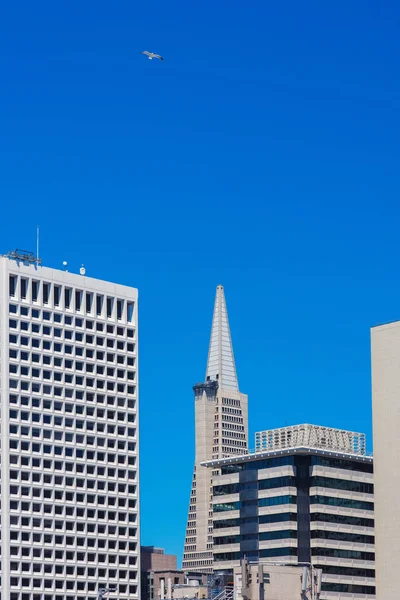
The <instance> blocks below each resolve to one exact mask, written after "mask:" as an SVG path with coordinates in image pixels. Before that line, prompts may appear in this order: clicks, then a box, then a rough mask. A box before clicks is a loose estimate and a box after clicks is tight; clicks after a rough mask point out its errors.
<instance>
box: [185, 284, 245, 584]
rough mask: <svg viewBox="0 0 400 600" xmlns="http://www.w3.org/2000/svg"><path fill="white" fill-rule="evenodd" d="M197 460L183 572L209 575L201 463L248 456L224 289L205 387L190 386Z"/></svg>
mask: <svg viewBox="0 0 400 600" xmlns="http://www.w3.org/2000/svg"><path fill="white" fill-rule="evenodd" d="M193 389H194V398H195V422H196V458H195V465H194V472H193V480H192V490H191V495H190V504H189V515H188V521H187V528H186V538H185V548H184V554H183V564H182V567H183V569H195V570H201V571H204V572H211V571H212V475H217V474H218V473H219V471H218V470H216V471H212V470H210V469H207V467H203V466H201V463H203V462H204V461H207V460H213V459H217V458H223V457H225V456H231V455H233V454H246V452H247V440H248V423H247V396H246V395H245V394H242V393H241V392H240V391H239V384H238V380H237V375H236V367H235V358H234V354H233V347H232V340H231V334H230V330H229V321H228V313H227V310H226V303H225V295H224V288H223V287H222V285H219V286H218V287H217V293H216V297H215V305H214V316H213V322H212V329H211V338H210V347H209V350H208V361H207V371H206V378H205V382H204V383H198V384H196V385H195V386H194V388H193Z"/></svg>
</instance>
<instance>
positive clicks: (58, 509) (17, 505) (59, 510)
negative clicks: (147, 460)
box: [10, 490, 137, 523]
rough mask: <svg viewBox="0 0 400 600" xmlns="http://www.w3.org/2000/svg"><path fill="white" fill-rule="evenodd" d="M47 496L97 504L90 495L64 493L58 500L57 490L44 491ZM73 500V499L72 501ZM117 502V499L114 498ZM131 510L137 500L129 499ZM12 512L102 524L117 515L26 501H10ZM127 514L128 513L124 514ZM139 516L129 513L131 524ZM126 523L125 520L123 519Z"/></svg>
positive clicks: (112, 519)
mask: <svg viewBox="0 0 400 600" xmlns="http://www.w3.org/2000/svg"><path fill="white" fill-rule="evenodd" d="M38 491H40V490H38ZM44 491H45V492H46V494H47V496H48V497H47V498H45V499H47V500H51V499H53V497H54V500H58V501H60V502H62V501H64V500H65V501H66V502H75V501H76V502H78V503H79V498H80V497H81V496H82V497H83V500H81V502H85V501H86V500H87V501H88V502H89V501H90V502H89V503H92V504H95V500H93V498H92V495H90V494H80V493H79V492H76V493H75V494H73V493H71V492H64V493H62V494H60V495H61V498H58V495H59V494H58V493H57V492H59V490H55V492H56V493H54V494H51V492H52V491H54V490H44ZM71 498H72V499H71ZM114 500H115V498H114ZM101 504H105V502H101ZM129 508H136V500H135V499H133V498H129ZM10 510H11V511H22V512H29V513H30V512H35V513H39V514H42V513H43V514H45V515H52V514H54V516H55V517H56V518H57V517H60V516H62V515H64V514H65V515H66V516H67V517H68V516H69V517H75V518H76V519H98V520H99V521H101V522H104V521H105V520H107V519H108V520H109V521H115V520H116V513H115V512H114V511H113V510H111V511H107V510H105V509H97V510H96V509H91V508H86V507H84V506H82V507H81V506H63V505H61V504H57V505H56V506H54V505H53V504H41V503H40V502H26V501H25V500H22V501H19V500H10ZM124 514H126V513H124ZM136 519H137V515H136V513H129V522H130V523H136ZM122 520H123V521H125V518H124V519H122Z"/></svg>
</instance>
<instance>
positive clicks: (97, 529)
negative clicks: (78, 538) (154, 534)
mask: <svg viewBox="0 0 400 600" xmlns="http://www.w3.org/2000/svg"><path fill="white" fill-rule="evenodd" d="M119 520H121V519H119ZM123 521H124V522H125V521H126V519H123ZM10 527H11V529H13V530H14V527H15V528H18V531H19V530H20V528H21V527H22V529H23V528H24V527H28V528H29V529H31V528H33V530H35V529H41V530H43V531H44V533H45V534H46V535H47V532H46V531H45V530H51V531H55V532H57V531H62V532H68V531H71V532H76V533H85V532H86V533H88V534H94V535H97V536H102V535H104V536H107V537H108V536H110V535H114V536H116V535H120V536H126V535H127V532H128V529H127V528H126V527H117V526H116V525H108V526H107V525H104V524H103V523H102V524H101V525H98V524H96V523H86V522H84V521H53V520H51V519H41V518H39V517H19V516H17V515H11V516H10ZM130 531H132V532H134V533H132V534H131V537H136V536H137V529H130ZM39 535H41V534H39ZM42 540H43V542H44V543H52V541H51V540H50V541H46V540H49V538H46V537H41V538H38V537H36V538H35V540H34V541H35V542H38V541H42ZM56 543H61V544H63V543H64V542H63V541H61V542H56ZM126 543H127V542H122V541H121V542H120V543H119V548H120V549H122V550H124V549H125V548H126Z"/></svg>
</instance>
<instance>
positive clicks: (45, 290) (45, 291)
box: [43, 283, 51, 304]
mask: <svg viewBox="0 0 400 600" xmlns="http://www.w3.org/2000/svg"><path fill="white" fill-rule="evenodd" d="M50 287H51V284H50V283H43V304H48V303H49V299H50Z"/></svg>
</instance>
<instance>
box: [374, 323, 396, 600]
mask: <svg viewBox="0 0 400 600" xmlns="http://www.w3.org/2000/svg"><path fill="white" fill-rule="evenodd" d="M371 349H372V402H373V428H374V463H375V466H374V472H375V475H374V477H375V539H376V598H377V600H398V598H399V597H400V468H399V455H400V321H397V322H396V323H389V324H387V325H382V326H380V327H374V328H373V329H372V331H371Z"/></svg>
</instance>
